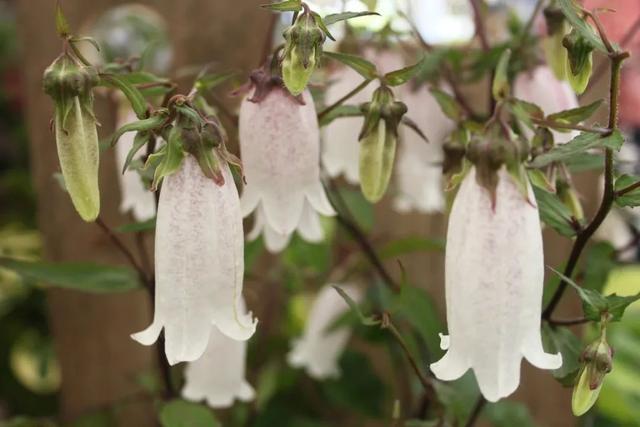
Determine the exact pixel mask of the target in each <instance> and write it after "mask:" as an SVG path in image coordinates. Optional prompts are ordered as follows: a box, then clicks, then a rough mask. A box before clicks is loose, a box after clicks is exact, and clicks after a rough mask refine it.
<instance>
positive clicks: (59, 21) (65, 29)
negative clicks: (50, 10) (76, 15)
mask: <svg viewBox="0 0 640 427" xmlns="http://www.w3.org/2000/svg"><path fill="white" fill-rule="evenodd" d="M56 32H57V33H58V35H59V36H60V37H63V38H64V37H67V36H69V35H70V34H71V28H70V27H69V22H68V21H67V17H66V16H64V12H63V11H62V6H61V5H60V2H59V1H58V2H57V3H56Z"/></svg>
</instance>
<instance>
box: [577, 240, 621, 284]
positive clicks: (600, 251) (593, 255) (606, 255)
mask: <svg viewBox="0 0 640 427" xmlns="http://www.w3.org/2000/svg"><path fill="white" fill-rule="evenodd" d="M615 256H616V250H615V248H614V247H613V246H612V245H611V243H609V242H597V243H594V244H592V245H591V247H590V248H589V252H587V254H586V261H585V263H584V269H585V270H584V280H583V284H582V285H583V286H584V287H585V288H588V289H593V290H596V291H602V289H603V288H604V286H605V285H606V283H607V281H608V279H609V273H611V270H613V269H614V268H615V266H616V261H615Z"/></svg>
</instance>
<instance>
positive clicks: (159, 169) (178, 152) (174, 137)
mask: <svg viewBox="0 0 640 427" xmlns="http://www.w3.org/2000/svg"><path fill="white" fill-rule="evenodd" d="M180 139H181V136H180V130H179V129H178V128H173V129H171V133H170V134H169V140H168V141H167V144H166V145H164V146H163V147H162V149H160V151H158V152H157V153H154V154H152V155H150V156H149V158H148V159H147V163H146V165H145V168H146V167H147V166H148V165H150V164H155V165H156V170H155V172H154V174H153V184H152V190H153V191H155V190H157V188H158V184H160V181H162V179H163V178H164V177H166V176H169V175H171V174H173V173H175V172H176V171H177V170H178V169H179V168H180V165H181V164H182V160H183V159H184V155H185V154H184V151H182V143H181V140H180Z"/></svg>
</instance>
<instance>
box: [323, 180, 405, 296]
mask: <svg viewBox="0 0 640 427" xmlns="http://www.w3.org/2000/svg"><path fill="white" fill-rule="evenodd" d="M330 186H331V191H327V192H328V193H329V194H330V197H329V201H330V202H331V205H332V206H333V209H334V210H335V211H336V219H337V220H338V224H340V225H341V226H342V227H343V228H344V229H345V230H347V232H348V233H349V234H350V235H351V237H353V239H354V240H355V241H356V243H358V245H359V246H360V249H361V250H362V252H364V255H365V256H366V258H367V259H368V260H369V263H370V264H371V265H372V267H373V268H374V269H375V270H376V272H377V273H378V275H379V276H380V278H381V279H382V280H383V281H384V282H385V283H386V285H387V286H389V288H390V289H391V290H392V291H393V292H395V293H399V292H400V285H399V284H398V283H397V282H396V281H395V280H394V279H393V277H391V274H389V272H388V271H387V269H386V268H385V266H384V264H383V263H382V260H381V259H380V257H379V256H378V254H377V253H376V250H375V249H374V247H373V245H372V244H371V242H370V241H369V239H368V238H367V235H366V234H365V233H364V232H363V231H362V230H360V227H358V225H357V224H356V222H355V220H354V219H353V215H352V214H351V211H350V210H349V207H348V206H347V204H346V203H345V202H344V200H343V199H342V196H341V195H340V192H339V191H338V189H337V188H336V186H335V184H334V183H333V182H331V183H330ZM327 190H329V189H327ZM338 204H339V205H340V206H338Z"/></svg>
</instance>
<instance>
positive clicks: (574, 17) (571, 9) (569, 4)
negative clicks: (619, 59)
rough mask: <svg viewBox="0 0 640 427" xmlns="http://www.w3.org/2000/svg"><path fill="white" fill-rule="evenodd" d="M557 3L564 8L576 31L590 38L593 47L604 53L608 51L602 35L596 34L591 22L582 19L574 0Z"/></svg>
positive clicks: (566, 16)
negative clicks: (601, 37)
mask: <svg viewBox="0 0 640 427" xmlns="http://www.w3.org/2000/svg"><path fill="white" fill-rule="evenodd" d="M557 4H558V6H559V7H560V9H561V10H562V13H563V14H564V16H565V18H567V21H569V23H571V25H572V26H573V28H575V29H576V31H578V32H579V33H580V34H581V35H582V36H583V37H585V38H586V39H587V40H589V42H590V43H591V44H592V45H593V47H595V48H596V49H598V50H599V51H601V52H603V53H607V48H606V46H605V45H604V43H603V42H602V39H600V36H599V35H598V34H596V32H595V31H594V29H593V28H592V27H591V26H590V25H589V24H587V22H585V20H584V19H582V18H581V17H580V15H579V14H578V12H579V11H578V9H577V8H576V5H575V3H574V2H573V0H558V1H557Z"/></svg>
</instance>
